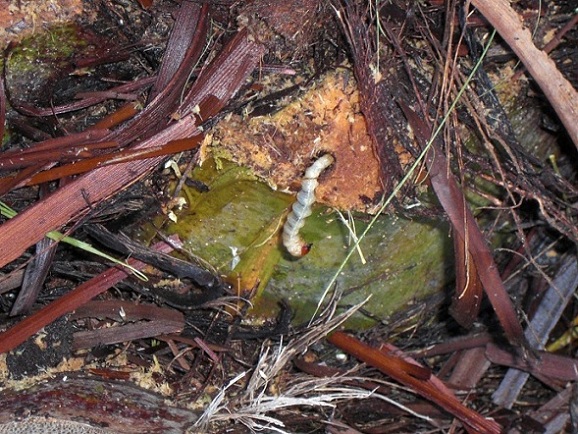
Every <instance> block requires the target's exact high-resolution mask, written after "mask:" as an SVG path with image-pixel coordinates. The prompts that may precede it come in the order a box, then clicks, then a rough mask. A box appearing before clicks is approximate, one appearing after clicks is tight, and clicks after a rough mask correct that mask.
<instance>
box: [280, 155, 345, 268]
mask: <svg viewBox="0 0 578 434" xmlns="http://www.w3.org/2000/svg"><path fill="white" fill-rule="evenodd" d="M334 161H335V159H334V158H333V156H332V155H331V154H325V155H323V156H322V157H320V158H319V159H317V160H316V161H315V162H314V163H313V164H312V165H311V166H309V167H308V168H307V170H306V171H305V176H304V177H303V181H302V182H301V190H300V191H299V193H297V201H296V202H295V203H294V204H293V206H292V208H291V212H290V213H289V215H288V216H287V221H286V222H285V225H284V226H283V245H284V246H285V248H286V249H287V251H288V252H289V253H290V254H291V256H294V257H296V258H300V257H302V256H304V255H306V254H307V253H308V252H309V249H310V248H311V245H310V244H307V243H306V242H305V241H304V240H303V238H301V235H300V234H299V231H300V230H301V228H302V227H303V226H304V225H305V219H306V218H307V217H309V216H310V215H311V205H313V204H314V203H315V189H316V188H317V185H318V184H319V182H318V181H317V178H319V175H321V173H323V171H324V170H325V169H327V168H328V167H329V166H331V165H332V164H333V162H334Z"/></svg>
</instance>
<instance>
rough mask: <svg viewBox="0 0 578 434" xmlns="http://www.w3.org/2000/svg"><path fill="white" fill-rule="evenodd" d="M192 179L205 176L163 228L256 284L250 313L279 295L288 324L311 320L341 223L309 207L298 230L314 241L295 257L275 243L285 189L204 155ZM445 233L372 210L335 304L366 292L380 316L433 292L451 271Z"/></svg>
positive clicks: (336, 250)
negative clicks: (203, 188) (374, 215)
mask: <svg viewBox="0 0 578 434" xmlns="http://www.w3.org/2000/svg"><path fill="white" fill-rule="evenodd" d="M193 178H194V179H196V180H199V181H202V182H203V183H205V184H206V185H207V186H208V187H209V191H207V192H199V191H196V190H193V189H191V188H189V189H188V190H187V191H186V192H185V194H184V196H185V197H186V199H187V203H188V205H187V206H186V207H185V208H184V209H183V211H182V212H181V213H180V214H179V215H178V221H177V222H176V223H171V224H168V225H167V226H166V227H165V228H163V229H164V230H165V231H166V232H168V233H177V234H178V235H179V236H180V237H181V238H182V239H183V240H184V242H185V247H186V248H187V249H189V250H190V251H192V252H193V253H194V254H196V255H199V256H200V257H202V258H203V259H205V260H207V261H208V262H210V263H211V264H212V265H213V266H215V267H217V269H218V271H219V272H220V273H222V274H224V275H228V276H230V277H232V279H231V280H232V281H234V280H235V279H236V278H237V277H238V279H239V281H241V282H243V281H244V279H247V278H248V280H249V281H250V282H253V283H255V284H257V283H258V284H259V293H260V294H262V295H261V297H260V298H257V299H255V300H253V303H254V304H256V307H255V309H254V311H253V312H258V313H259V315H261V314H264V315H265V316H269V317H270V316H274V315H275V314H276V313H275V312H266V310H268V309H272V308H274V307H275V306H274V303H275V300H281V299H284V300H287V301H288V302H289V304H290V306H291V308H292V309H293V311H294V319H295V321H296V322H303V321H307V320H309V319H310V316H311V315H312V314H313V312H314V311H315V308H316V306H317V303H318V301H319V298H320V297H321V294H322V293H323V292H324V289H325V287H326V285H327V282H329V281H330V279H331V277H332V276H333V275H334V274H335V273H336V270H337V269H338V268H339V266H340V264H341V262H342V261H343V260H344V258H345V256H346V255H347V252H348V250H349V249H350V248H351V244H352V243H351V240H350V239H349V231H348V229H347V228H346V227H345V225H344V223H343V222H342V221H341V219H340V218H339V217H338V214H337V213H336V212H335V211H334V210H331V209H328V208H326V207H322V206H314V209H313V215H311V216H310V217H309V218H308V219H307V220H306V224H305V227H304V228H303V230H302V235H303V237H304V239H305V240H306V241H307V242H310V243H313V247H312V250H311V252H310V253H309V254H308V255H307V256H305V257H303V258H301V259H298V260H296V259H294V258H292V257H291V256H290V255H289V254H288V253H287V252H286V251H285V250H284V248H283V246H282V245H281V243H280V241H279V233H280V231H281V229H282V224H283V222H284V218H285V216H286V214H287V211H288V209H289V206H290V205H291V203H292V202H293V201H294V200H295V199H294V197H293V196H292V195H288V194H284V193H281V192H276V191H273V190H271V189H270V188H269V187H268V186H267V185H266V184H264V183H262V182H260V181H258V180H257V179H255V178H254V177H253V176H252V175H251V174H250V173H249V172H248V171H247V170H246V169H242V168H240V167H238V166H235V165H231V164H225V165H224V168H223V170H220V171H219V170H217V168H216V165H215V164H214V162H206V163H205V165H204V166H203V167H201V168H198V169H196V170H195V171H194V173H193ZM365 217H366V216H365V215H362V214H358V215H357V218H356V219H355V225H356V229H357V233H361V232H362V231H363V230H364V229H365V226H366V224H367V223H366V222H365V221H364V220H367V219H366V218H365ZM449 241H450V240H449V237H448V235H447V227H446V225H445V224H440V225H439V227H438V228H435V227H433V226H432V225H431V224H430V223H423V222H417V221H410V220H406V219H402V218H398V217H395V216H386V215H384V216H382V217H380V218H379V219H378V220H377V223H376V224H375V225H374V227H373V228H372V230H371V231H369V234H368V236H367V237H366V238H365V239H364V240H363V241H362V243H361V250H362V252H363V255H364V257H365V258H366V260H367V262H366V263H365V264H362V262H361V259H360V257H359V256H358V255H357V254H356V255H354V256H353V257H352V259H351V260H350V261H349V262H348V263H347V264H346V265H345V267H344V269H343V271H342V272H341V274H340V275H339V277H338V279H337V282H336V284H337V287H338V289H340V290H343V291H344V294H345V295H344V297H343V299H342V304H344V305H351V304H355V303H358V302H360V301H362V300H364V299H365V298H367V296H368V295H371V299H370V300H369V302H368V304H367V306H366V308H367V309H368V310H369V311H370V312H372V313H373V314H375V315H376V316H378V317H386V316H388V315H390V314H391V313H392V312H394V311H397V310H400V309H403V308H404V307H405V306H406V305H407V303H410V302H411V301H412V300H415V299H420V298H422V297H424V296H426V295H429V294H432V293H435V292H437V291H439V290H440V289H441V288H443V287H444V286H445V285H446V284H447V283H448V282H449V280H450V279H451V277H452V276H451V274H452V273H451V263H452V261H451V258H449V253H450V252H451V247H450V243H449ZM237 261H240V262H238V264H236V263H235V262H237ZM233 265H235V267H234V268H233V267H232V266H233ZM245 282H246V280H245ZM244 289H245V290H250V289H252V288H244ZM260 300H262V302H261V303H262V304H261V305H260ZM362 323H363V321H361V322H359V321H358V322H356V325H361V324H362ZM366 323H367V322H366Z"/></svg>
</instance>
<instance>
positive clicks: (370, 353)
mask: <svg viewBox="0 0 578 434" xmlns="http://www.w3.org/2000/svg"><path fill="white" fill-rule="evenodd" d="M328 340H329V342H331V343H332V344H333V345H335V346H337V347H338V348H340V349H341V350H343V351H345V352H347V353H348V354H351V355H352V356H354V357H356V358H358V359H359V360H361V361H363V362H365V363H368V364H369V365H371V366H373V367H375V368H377V369H379V370H380V371H382V372H383V373H384V374H386V375H389V376H390V377H392V378H393V379H395V380H396V381H399V382H400V383H402V384H403V385H405V386H408V387H411V389H412V390H413V391H414V392H415V393H417V394H419V395H421V396H423V397H424V398H426V399H428V400H431V401H432V402H434V403H436V404H438V405H439V406H441V407H442V408H443V409H444V410H446V411H447V412H449V413H451V414H453V415H454V416H455V417H457V418H458V419H460V420H461V421H462V422H463V423H464V424H466V425H467V426H468V427H471V428H472V429H473V430H474V431H477V432H484V433H496V434H497V433H500V432H501V427H500V426H499V425H498V424H497V423H496V422H495V421H493V420H489V419H486V418H484V417H483V416H481V415H480V414H479V413H477V412H475V411H473V410H471V409H469V408H467V407H465V406H464V405H463V404H462V403H461V402H460V401H458V399H457V398H456V397H455V396H453V395H452V394H451V393H450V392H449V390H448V389H447V388H445V386H443V383H442V382H441V381H440V380H438V379H435V381H434V376H433V375H432V376H431V378H428V379H423V378H417V377H415V376H413V375H412V374H411V371H407V370H406V369H407V365H408V364H413V363H409V362H407V361H405V360H404V359H402V358H400V357H399V356H396V355H394V354H393V353H392V352H391V351H390V352H389V353H387V354H386V353H384V352H382V351H379V350H376V349H375V348H372V347H370V346H368V345H365V344H363V343H362V342H360V341H358V340H357V339H355V338H354V337H351V336H349V335H347V334H345V333H342V332H335V333H333V334H332V335H330V336H329V337H328ZM414 363H415V362H414ZM418 366H419V365H418Z"/></svg>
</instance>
